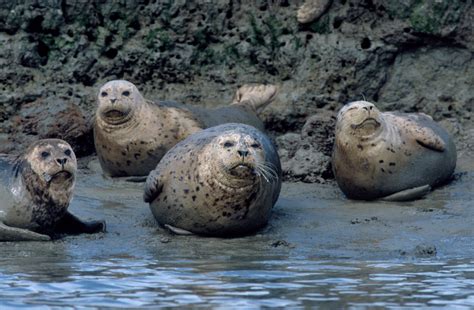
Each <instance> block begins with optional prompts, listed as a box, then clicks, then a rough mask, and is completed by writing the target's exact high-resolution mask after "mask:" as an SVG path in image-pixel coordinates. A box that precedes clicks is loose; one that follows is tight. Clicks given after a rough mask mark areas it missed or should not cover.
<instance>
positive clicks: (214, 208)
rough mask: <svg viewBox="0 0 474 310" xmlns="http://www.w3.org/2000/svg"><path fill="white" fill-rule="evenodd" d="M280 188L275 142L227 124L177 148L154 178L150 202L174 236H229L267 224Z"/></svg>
mask: <svg viewBox="0 0 474 310" xmlns="http://www.w3.org/2000/svg"><path fill="white" fill-rule="evenodd" d="M280 188H281V165H280V160H279V157H278V153H277V151H276V149H275V147H274V145H273V144H272V142H271V141H270V139H269V138H268V137H267V136H266V135H265V134H263V133H262V132H260V131H259V130H257V129H255V128H254V127H252V126H248V125H244V124H223V125H219V126H216V127H211V128H208V129H206V130H203V131H200V132H197V133H195V134H193V135H191V136H189V137H188V138H186V139H185V140H184V141H181V142H180V143H178V144H177V145H176V146H175V147H173V148H172V149H171V150H170V151H169V152H168V153H167V154H166V155H165V156H164V157H163V159H162V160H161V161H160V163H159V164H158V166H157V167H156V169H155V170H153V171H152V172H151V173H150V175H149V176H148V178H147V181H146V185H145V193H144V200H145V202H148V203H150V208H151V211H152V213H153V215H154V216H155V218H156V219H157V221H158V222H159V223H160V224H162V225H164V226H166V227H168V228H171V229H172V230H173V231H174V232H177V233H181V234H183V233H189V232H190V233H194V234H200V235H210V236H222V237H226V236H236V235H245V234H248V233H251V232H253V231H255V230H257V229H259V228H261V227H262V226H264V225H265V224H266V223H267V221H268V218H269V216H270V211H271V209H272V207H273V205H274V204H275V202H276V201H277V199H278V195H279V194H280Z"/></svg>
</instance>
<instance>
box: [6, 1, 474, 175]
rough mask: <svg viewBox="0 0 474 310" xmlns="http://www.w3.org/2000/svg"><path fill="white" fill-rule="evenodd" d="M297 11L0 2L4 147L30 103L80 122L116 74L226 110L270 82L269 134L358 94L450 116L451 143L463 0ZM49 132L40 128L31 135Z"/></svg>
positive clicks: (464, 39)
mask: <svg viewBox="0 0 474 310" xmlns="http://www.w3.org/2000/svg"><path fill="white" fill-rule="evenodd" d="M306 2H307V4H310V3H312V2H314V3H319V2H318V1H312V0H311V1H306ZM323 2H324V1H321V3H323ZM303 3H304V1H287V0H281V1H234V0H216V1H156V2H152V1H148V0H132V1H121V2H120V1H103V2H100V3H99V2H95V1H77V0H76V1H73V0H47V1H33V0H32V1H7V0H0V45H1V46H2V48H1V49H0V65H1V69H0V87H1V93H0V120H1V125H0V141H3V142H6V143H2V145H3V146H2V147H3V149H4V150H5V149H10V150H11V149H13V150H14V149H16V148H19V147H21V144H20V145H19V144H18V143H17V142H20V141H23V139H26V138H25V137H24V136H22V134H20V133H22V132H23V133H24V131H25V129H24V128H23V127H21V126H20V127H17V126H18V124H17V122H15V121H14V119H18V118H20V119H21V118H22V115H23V113H25V112H24V111H25V109H27V110H28V109H29V108H28V107H29V105H31V104H34V105H36V104H38V102H43V104H47V105H50V104H51V105H54V104H55V102H57V101H58V100H64V101H65V102H69V104H72V105H74V106H75V108H77V109H78V110H77V111H80V113H79V112H77V115H79V114H82V115H83V116H84V118H85V119H86V120H89V119H90V118H91V117H92V115H93V111H94V109H95V94H96V92H97V90H98V88H99V86H100V85H101V84H102V83H104V82H105V81H108V80H111V79H116V78H123V79H128V80H130V81H131V82H133V83H135V84H136V85H138V86H139V88H140V90H141V91H142V93H144V95H145V97H147V98H151V99H153V98H155V99H157V98H166V99H172V100H177V101H181V102H186V103H191V104H199V105H205V106H216V105H218V104H226V103H229V102H230V101H231V99H232V95H233V93H234V91H235V89H237V87H238V86H239V85H241V84H244V83H249V82H260V83H261V82H271V83H276V84H279V85H281V91H280V95H279V97H278V98H277V100H276V102H274V103H273V104H272V105H271V106H270V107H268V108H267V109H266V110H265V111H264V114H263V117H264V120H265V122H266V125H267V128H268V130H269V131H270V132H271V133H272V134H273V135H275V136H277V137H279V136H281V135H284V134H287V133H289V132H290V133H294V134H296V135H300V136H301V129H302V128H303V125H304V124H305V123H307V121H309V120H308V118H309V117H310V116H312V115H326V114H324V113H326V112H327V113H330V114H331V113H332V114H334V113H335V112H336V111H337V110H338V109H339V108H340V107H341V106H342V105H343V104H344V103H347V102H349V101H353V100H359V99H362V98H366V99H367V100H369V101H373V102H377V103H378V106H379V107H380V108H381V109H383V110H386V109H399V110H403V111H421V112H425V113H428V114H431V115H432V116H433V117H434V118H435V119H436V120H442V119H445V118H451V119H456V120H457V121H458V122H459V126H461V127H462V128H464V129H463V130H461V131H460V134H462V133H463V132H469V129H470V128H471V126H472V123H473V122H472V108H473V106H474V90H473V88H472V85H474V80H473V77H474V61H473V51H474V29H473V27H474V26H473V25H474V22H473V20H474V9H473V5H472V0H467V1H466V0H451V1H448V0H403V1H389V0H353V1H349V0H333V1H332V3H331V2H328V3H330V5H328V7H324V10H322V15H320V16H318V17H317V18H316V19H315V20H314V21H312V22H308V23H304V24H302V23H298V21H297V11H298V8H300V7H301V6H302V5H303ZM44 111H46V110H44ZM49 111H50V112H51V113H53V112H55V111H57V110H56V108H52V109H50V110H49ZM44 113H46V112H44ZM73 114H74V113H73ZM74 115H76V114H74ZM52 117H53V116H51V118H52ZM56 118H57V117H56ZM61 118H64V119H65V118H67V116H61ZM72 118H73V120H76V119H77V117H76V116H73V117H72ZM79 118H80V117H79ZM47 119H48V118H47V117H41V118H37V120H38V123H42V122H44V121H46V122H48V121H47ZM57 119H59V118H57ZM66 123H72V120H71V121H67V122H66ZM89 123H90V122H88V121H85V123H84V124H85V126H86V128H85V130H82V129H81V130H80V132H81V133H80V134H79V133H78V132H76V131H74V133H73V134H72V135H71V137H74V138H70V137H69V136H65V138H67V139H72V140H71V141H69V142H72V143H73V144H74V143H76V144H74V145H75V148H78V147H81V148H82V149H83V151H82V152H83V153H84V154H87V153H91V152H93V148H92V145H91V144H84V145H82V144H81V145H79V144H77V143H79V142H75V141H83V140H81V139H82V138H80V139H79V138H78V137H79V136H80V137H88V136H90V131H91V128H90V125H89ZM37 126H39V128H47V125H43V124H38V125H37ZM81 126H82V125H81ZM81 128H82V127H81ZM50 134H52V132H50V131H49V130H40V131H38V135H36V136H34V137H36V138H40V137H43V135H46V136H48V135H50ZM290 136H291V135H290ZM74 139H76V140H74ZM84 139H85V138H84ZM285 139H286V138H285ZM301 139H302V140H301V141H299V142H298V143H297V144H298V145H300V146H301V147H303V145H306V144H305V142H304V139H306V138H303V137H302V138H301ZM85 140H87V139H85ZM327 141H330V140H329V139H328V137H323V138H322V139H321V140H315V139H312V140H311V143H309V145H310V148H311V152H312V150H313V149H314V150H315V151H316V152H319V153H320V154H321V156H320V157H318V159H316V158H313V159H310V160H309V162H310V163H309V164H308V165H307V166H306V168H308V167H311V166H313V165H316V166H320V167H322V166H324V165H323V164H321V163H324V162H326V163H327V161H328V158H329V157H328V155H327V154H325V153H324V152H322V151H318V150H319V149H320V148H321V147H320V145H323V144H326V143H327ZM80 143H82V142H80ZM324 148H326V147H324ZM281 150H282V148H281ZM298 150H299V152H298ZM298 150H296V151H294V150H288V152H287V153H288V154H290V155H291V156H293V157H291V156H290V157H289V158H288V159H287V160H285V162H284V166H285V165H287V166H288V170H287V171H293V172H288V173H287V175H288V176H289V177H290V175H291V179H305V178H306V177H307V176H305V175H304V173H302V174H300V173H299V172H297V171H298V170H301V169H302V170H304V169H306V168H301V169H300V168H299V167H298V165H297V164H296V163H297V162H298V163H300V162H301V158H306V157H307V153H308V154H309V153H310V151H308V150H304V149H301V150H300V149H298ZM306 151H307V152H306ZM282 152H283V151H282ZM305 152H306V153H305ZM323 155H324V156H323ZM294 156H296V157H294ZM293 163H294V164H293ZM325 171H327V169H316V170H315V172H314V176H315V177H314V178H313V177H311V178H310V179H311V180H316V179H318V178H323V175H324V176H328V177H329V176H330V174H327V173H326V172H325ZM297 175H301V176H300V177H297Z"/></svg>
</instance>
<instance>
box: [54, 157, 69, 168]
mask: <svg viewBox="0 0 474 310" xmlns="http://www.w3.org/2000/svg"><path fill="white" fill-rule="evenodd" d="M56 161H57V162H58V164H60V165H61V166H64V165H65V164H66V162H67V158H56Z"/></svg>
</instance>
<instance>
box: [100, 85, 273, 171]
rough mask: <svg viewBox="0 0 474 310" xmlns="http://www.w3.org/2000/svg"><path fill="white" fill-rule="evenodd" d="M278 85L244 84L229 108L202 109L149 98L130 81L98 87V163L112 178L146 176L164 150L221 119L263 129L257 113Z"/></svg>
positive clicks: (225, 121) (220, 122) (268, 100)
mask: <svg viewBox="0 0 474 310" xmlns="http://www.w3.org/2000/svg"><path fill="white" fill-rule="evenodd" d="M276 91H277V89H276V87H275V86H271V85H269V86H265V85H259V86H248V85H245V86H243V87H241V88H240V89H239V90H238V91H237V93H236V99H235V101H234V102H233V103H232V104H231V105H230V106H226V107H221V108H217V109H203V108H198V107H193V106H186V105H182V104H178V103H174V102H165V101H160V102H156V103H155V102H150V101H147V100H145V99H144V98H143V97H142V95H141V94H140V92H139V91H138V89H137V88H136V87H135V85H133V84H132V83H130V82H127V81H122V80H116V81H110V82H108V83H106V84H105V85H104V86H102V88H101V89H100V91H99V96H98V102H99V105H98V108H97V112H96V116H95V122H94V142H95V147H96V150H97V154H98V156H99V161H100V165H101V166H102V169H103V171H104V173H105V174H107V175H110V176H112V177H120V176H146V175H148V173H149V172H150V171H151V170H153V169H154V168H155V167H156V164H157V163H158V162H159V161H160V159H161V158H162V157H163V156H164V155H165V153H166V152H167V151H168V150H169V149H170V148H171V147H173V146H174V145H175V144H176V143H178V142H179V141H181V140H183V139H184V138H186V137H187V136H189V135H190V134H192V133H194V132H197V131H199V130H202V129H204V128H208V127H211V126H215V125H219V124H223V123H232V122H235V123H245V124H249V125H252V126H255V127H257V128H259V129H262V130H263V127H264V126H263V123H262V121H261V120H260V119H259V118H258V116H257V112H258V111H260V110H262V109H263V108H264V107H265V106H266V105H267V104H269V103H270V102H271V101H272V100H273V99H274V97H275V95H276Z"/></svg>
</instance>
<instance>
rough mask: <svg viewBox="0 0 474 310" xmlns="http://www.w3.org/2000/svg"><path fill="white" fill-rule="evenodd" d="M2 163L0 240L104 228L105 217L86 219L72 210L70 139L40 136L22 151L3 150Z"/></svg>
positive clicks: (74, 166)
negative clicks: (70, 211)
mask: <svg viewBox="0 0 474 310" xmlns="http://www.w3.org/2000/svg"><path fill="white" fill-rule="evenodd" d="M0 167H1V170H0V197H1V200H0V241H21V240H31V241H44V240H50V239H51V237H56V236H58V235H60V234H79V233H95V232H101V231H104V230H105V222H101V221H98V222H89V223H85V222H82V221H81V220H79V219H78V218H77V217H75V216H74V215H72V214H71V213H69V212H68V211H67V208H68V206H69V202H70V201H71V198H72V194H73V190H74V183H75V177H76V170H77V162H76V156H75V154H74V152H73V151H72V148H71V146H70V145H69V144H68V143H67V142H65V141H63V140H59V139H44V140H39V141H37V142H35V143H33V144H32V145H31V146H30V147H29V148H28V149H27V150H26V152H25V153H23V154H21V155H19V156H10V155H4V154H2V155H1V156H0Z"/></svg>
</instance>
